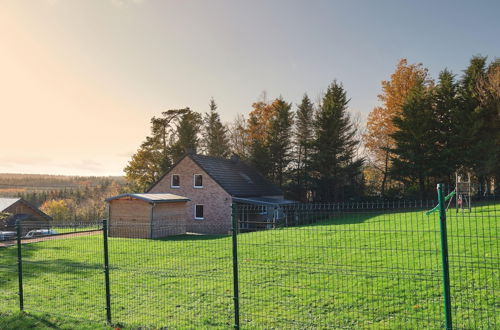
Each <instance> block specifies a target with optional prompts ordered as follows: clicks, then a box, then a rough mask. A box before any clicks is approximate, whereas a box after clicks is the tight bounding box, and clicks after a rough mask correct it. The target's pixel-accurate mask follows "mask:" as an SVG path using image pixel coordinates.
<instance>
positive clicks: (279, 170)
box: [267, 97, 293, 187]
mask: <svg viewBox="0 0 500 330" xmlns="http://www.w3.org/2000/svg"><path fill="white" fill-rule="evenodd" d="M272 107H273V108H274V110H273V112H274V116H273V117H272V118H271V119H270V125H269V133H268V136H267V145H268V148H269V160H270V177H271V180H272V181H273V182H274V183H275V184H277V185H278V186H279V187H283V184H284V181H285V178H286V176H287V174H288V173H287V171H288V165H289V164H290V161H291V155H292V152H291V142H292V140H291V139H292V124H293V113H292V111H291V108H292V106H291V104H290V103H287V102H285V101H284V100H283V99H282V98H281V97H280V98H278V99H276V100H275V101H274V102H273V103H272Z"/></svg>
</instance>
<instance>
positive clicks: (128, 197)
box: [106, 193, 189, 238]
mask: <svg viewBox="0 0 500 330" xmlns="http://www.w3.org/2000/svg"><path fill="white" fill-rule="evenodd" d="M188 201H189V198H186V197H183V196H178V195H174V194H163V193H157V194H148V193H146V194H122V195H118V196H114V197H111V198H108V199H106V202H108V212H109V214H108V219H109V236H111V237H127V238H161V237H166V236H172V235H182V234H185V233H186V218H187V214H186V212H187V208H186V203H187V202H188Z"/></svg>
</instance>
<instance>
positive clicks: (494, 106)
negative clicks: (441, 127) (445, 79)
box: [460, 56, 500, 192]
mask: <svg viewBox="0 0 500 330" xmlns="http://www.w3.org/2000/svg"><path fill="white" fill-rule="evenodd" d="M496 65H498V63H497V64H495V62H493V63H492V64H491V65H490V67H489V68H487V65H486V57H482V56H474V57H473V58H472V59H471V60H470V64H469V66H468V67H467V69H466V70H465V72H464V76H463V78H462V80H461V85H460V94H461V97H462V104H461V110H462V113H461V115H462V116H463V117H464V118H465V119H466V120H464V123H463V124H462V127H461V128H462V131H463V132H464V133H465V134H466V137H467V138H468V141H467V142H468V143H467V145H465V146H464V149H467V150H466V151H464V154H465V155H466V157H467V160H468V161H467V162H466V165H467V167H468V168H470V169H472V170H473V171H474V172H475V174H476V176H477V177H478V179H479V182H480V183H481V185H482V186H483V187H484V192H489V191H488V190H489V186H490V184H489V182H490V181H491V179H492V178H493V177H494V176H495V172H496V169H497V167H498V163H499V162H500V145H499V143H498V140H497V137H498V131H499V129H500V124H499V120H500V119H499V112H498V111H499V110H498V107H499V106H498V103H497V102H498V101H497V102H495V101H494V99H493V102H488V100H487V99H485V98H484V90H483V89H482V88H481V86H482V83H483V82H487V81H489V72H491V71H490V70H495V66H496ZM496 88H497V89H498V86H496ZM490 100H491V99H490Z"/></svg>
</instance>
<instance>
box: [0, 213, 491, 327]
mask: <svg viewBox="0 0 500 330" xmlns="http://www.w3.org/2000/svg"><path fill="white" fill-rule="evenodd" d="M308 216H309V217H310V218H314V217H317V218H324V219H327V220H324V221H321V222H319V223H316V224H314V225H308V226H302V227H295V228H282V229H275V230H268V231H261V232H249V233H243V234H240V235H238V258H239V275H240V276H239V282H240V283H239V284H240V312H241V325H242V327H243V328H246V329H260V328H266V329H271V328H275V329H284V328H287V329H288V328H353V329H354V328H373V329H379V328H390V329H399V328H412V329H419V328H439V327H441V326H442V325H443V322H444V321H443V320H444V316H443V295H442V275H441V249H440V232H439V220H438V215H437V214H436V213H435V214H432V215H430V216H425V215H424V212H423V211H414V212H388V211H385V212H384V213H381V212H380V211H378V212H377V210H373V211H369V210H367V211H357V212H347V213H338V214H330V213H328V214H320V213H318V212H315V213H311V214H308ZM499 219H500V204H496V205H492V204H490V205H484V206H478V207H475V208H474V209H473V212H472V213H471V214H469V213H459V214H458V215H457V214H456V213H454V211H450V212H448V231H449V236H448V240H449V250H450V274H451V275H450V277H451V278H450V279H451V293H452V302H453V319H454V320H453V321H454V324H455V325H456V326H457V328H468V329H471V328H498V326H499V325H500V322H499V321H500V319H499V316H498V315H500V313H499V312H500V311H499V306H500V302H499V298H498V297H499V294H498V293H499V292H498V291H499V289H498V288H499V287H500V274H499V272H498V269H499V254H498V252H499V245H500V244H499V243H498V236H499V235H498V233H499V230H498V229H499ZM102 244H103V240H102V236H101V235H94V236H84V237H76V238H68V239H60V240H51V241H47V242H40V243H33V244H27V245H25V246H23V258H24V272H25V277H24V291H25V309H26V310H27V311H28V312H33V313H49V314H50V315H55V316H57V317H69V318H75V319H80V320H86V321H97V322H102V321H103V320H104V319H105V315H106V314H105V308H104V307H105V296H104V276H103V272H102V269H103V268H102V262H103V255H102ZM109 247H110V267H111V270H110V274H111V292H112V296H111V301H112V307H113V308H112V312H113V321H114V322H115V323H117V324H118V326H120V325H126V326H127V327H131V328H134V327H140V326H147V327H152V328H159V327H163V326H168V327H169V328H192V329H198V328H221V329H222V328H230V327H231V326H232V325H233V300H232V292H233V282H232V275H233V273H232V272H233V269H232V250H231V248H232V241H231V237H229V236H215V235H214V236H178V237H172V238H168V239H162V240H141V239H126V238H110V240H109ZM0 256H1V257H0V294H1V295H2V297H3V298H4V299H2V300H0V312H1V313H4V314H5V313H8V314H10V313H14V311H15V310H16V309H17V308H18V307H17V295H16V292H17V274H16V249H15V247H10V248H1V249H0ZM0 318H1V316H0ZM75 322H76V321H75ZM80 326H81V327H85V325H84V324H82V323H80ZM75 327H79V325H78V323H75Z"/></svg>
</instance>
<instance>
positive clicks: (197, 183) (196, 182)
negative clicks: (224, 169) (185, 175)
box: [193, 174, 203, 188]
mask: <svg viewBox="0 0 500 330" xmlns="http://www.w3.org/2000/svg"><path fill="white" fill-rule="evenodd" d="M193 187H195V188H203V176H202V175H201V174H195V175H193Z"/></svg>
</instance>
